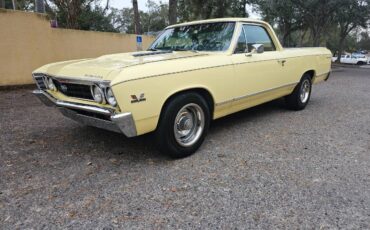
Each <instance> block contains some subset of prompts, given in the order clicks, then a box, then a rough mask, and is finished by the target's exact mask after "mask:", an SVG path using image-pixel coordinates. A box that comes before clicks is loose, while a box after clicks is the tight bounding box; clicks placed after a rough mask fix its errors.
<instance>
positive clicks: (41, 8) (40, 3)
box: [35, 0, 45, 13]
mask: <svg viewBox="0 0 370 230" xmlns="http://www.w3.org/2000/svg"><path fill="white" fill-rule="evenodd" d="M35 11H36V12H37V13H45V5H44V0H35Z"/></svg>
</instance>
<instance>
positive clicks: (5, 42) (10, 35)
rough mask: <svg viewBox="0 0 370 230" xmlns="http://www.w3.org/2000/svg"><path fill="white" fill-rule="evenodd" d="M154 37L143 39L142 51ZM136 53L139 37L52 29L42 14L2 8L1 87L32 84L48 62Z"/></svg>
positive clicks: (0, 17) (0, 26)
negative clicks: (39, 68) (35, 76)
mask: <svg viewBox="0 0 370 230" xmlns="http://www.w3.org/2000/svg"><path fill="white" fill-rule="evenodd" d="M153 40H154V37H151V36H143V48H144V49H145V48H147V47H148V46H149V45H150V43H151V42H152V41H153ZM135 50H136V35H133V34H119V33H106V32H93V31H81V30H70V29H60V28H51V27H50V22H49V20H48V19H47V17H46V16H45V15H43V14H36V13H31V12H22V11H12V10H4V9H0V86H5V85H22V84H30V83H32V82H33V81H32V77H31V72H32V71H33V70H34V69H36V68H38V67H40V66H42V65H44V64H47V63H51V62H56V61H64V60H71V59H79V58H91V57H98V56H100V55H103V54H110V53H121V52H129V51H135Z"/></svg>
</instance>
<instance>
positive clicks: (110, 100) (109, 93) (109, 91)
mask: <svg viewBox="0 0 370 230" xmlns="http://www.w3.org/2000/svg"><path fill="white" fill-rule="evenodd" d="M105 97H106V98H107V102H108V103H109V104H110V105H111V106H113V107H115V106H116V105H117V101H116V98H115V97H114V95H113V91H112V88H107V90H106V95H105Z"/></svg>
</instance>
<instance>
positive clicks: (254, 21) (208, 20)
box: [166, 18, 268, 29]
mask: <svg viewBox="0 0 370 230" xmlns="http://www.w3.org/2000/svg"><path fill="white" fill-rule="evenodd" d="M215 22H249V23H257V24H264V25H268V24H267V23H266V22H264V21H261V20H256V19H251V18H214V19H207V20H199V21H191V22H184V23H180V24H175V25H171V26H168V27H166V29H168V28H173V27H179V26H188V25H196V24H205V23H215Z"/></svg>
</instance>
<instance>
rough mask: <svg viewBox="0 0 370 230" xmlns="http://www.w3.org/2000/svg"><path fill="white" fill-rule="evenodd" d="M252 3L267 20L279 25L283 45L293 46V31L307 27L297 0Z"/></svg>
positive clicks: (256, 1)
mask: <svg viewBox="0 0 370 230" xmlns="http://www.w3.org/2000/svg"><path fill="white" fill-rule="evenodd" d="M252 3H253V5H254V6H255V7H256V8H257V9H258V11H259V12H260V13H261V15H262V18H263V19H264V20H265V21H268V22H269V23H270V24H272V25H277V27H278V31H279V32H280V34H281V40H282V44H283V46H291V45H292V43H293V42H292V41H291V35H292V33H293V32H295V31H297V30H302V29H304V27H305V23H304V21H303V20H302V17H301V12H300V11H299V7H298V5H297V4H296V2H295V0H275V1H272V0H253V1H252Z"/></svg>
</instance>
